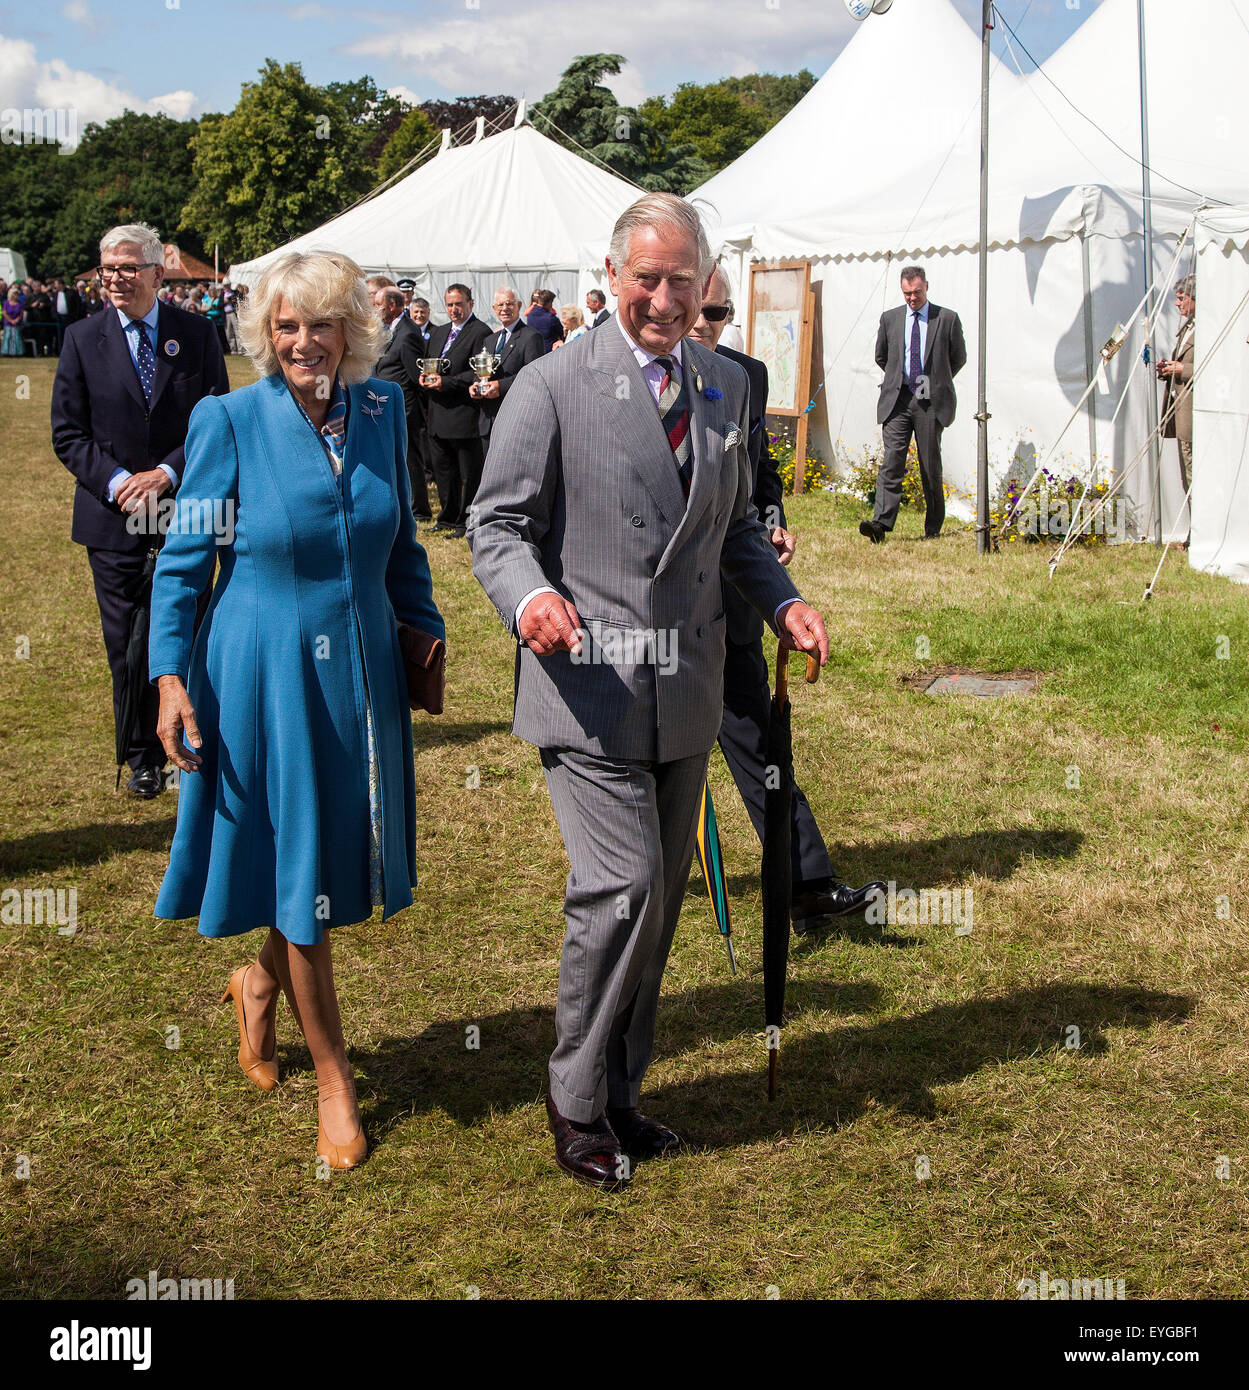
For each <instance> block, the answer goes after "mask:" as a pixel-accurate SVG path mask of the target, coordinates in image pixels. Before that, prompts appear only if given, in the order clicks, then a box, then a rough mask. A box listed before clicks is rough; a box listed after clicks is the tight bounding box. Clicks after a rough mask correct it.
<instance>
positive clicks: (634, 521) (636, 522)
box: [629, 516, 642, 526]
mask: <svg viewBox="0 0 1249 1390" xmlns="http://www.w3.org/2000/svg"><path fill="white" fill-rule="evenodd" d="M629 521H630V522H631V524H632V525H634V526H641V525H642V518H641V517H640V516H631V517H630V518H629Z"/></svg>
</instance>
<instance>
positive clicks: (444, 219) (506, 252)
mask: <svg viewBox="0 0 1249 1390" xmlns="http://www.w3.org/2000/svg"><path fill="white" fill-rule="evenodd" d="M637 195H638V189H636V188H635V187H634V186H633V184H631V183H628V182H627V181H626V180H624V179H621V178H617V177H616V175H614V174H611V173H608V172H607V171H606V170H604V169H600V168H598V167H597V166H596V165H593V164H591V163H590V162H589V161H588V160H585V159H582V158H581V157H580V156H579V155H576V154H573V153H571V152H570V151H568V150H566V149H564V148H563V146H562V145H558V144H556V143H555V141H554V140H551V139H548V137H547V136H545V135H542V134H540V133H539V132H538V131H536V130H535V129H534V128H533V127H532V126H531V125H528V124H524V123H522V124H518V125H516V126H515V127H513V128H512V129H510V130H507V131H504V132H502V133H500V134H498V135H490V136H485V137H483V138H479V139H477V140H475V141H474V142H473V143H472V144H469V145H461V146H450V147H448V148H445V149H443V150H441V151H440V152H439V153H438V154H437V155H436V156H435V157H434V158H433V159H430V160H429V161H427V162H426V163H425V164H423V165H421V166H420V167H419V168H418V169H416V170H415V171H414V172H413V173H411V174H409V175H408V176H407V177H406V178H404V179H401V180H400V181H398V182H397V183H395V184H394V185H392V186H391V187H390V188H388V189H385V190H384V191H383V192H381V193H379V194H377V195H376V196H374V197H372V198H369V199H368V200H367V201H365V202H362V203H359V204H357V205H356V206H355V207H353V208H350V209H348V210H347V211H346V212H344V213H342V214H341V215H340V216H338V217H335V218H333V219H332V220H331V221H329V222H326V223H325V224H324V225H323V226H320V227H318V228H316V229H315V230H314V231H311V232H307V233H305V235H303V236H301V237H297V238H296V239H295V240H294V241H291V242H289V243H287V244H286V245H285V246H280V247H277V248H276V249H275V250H273V251H270V252H268V253H267V254H265V255H263V256H259V257H257V258H256V259H255V260H251V261H245V262H243V263H241V264H238V265H233V266H231V267H230V278H231V279H232V280H235V281H238V282H240V283H243V284H255V282H256V281H257V280H258V279H259V277H260V274H261V272H262V271H263V270H264V269H265V267H266V266H267V265H269V264H271V263H272V262H273V261H274V260H276V259H277V258H278V257H279V256H281V255H282V254H284V253H285V252H287V251H309V250H313V249H324V250H334V251H340V252H343V253H345V254H346V255H348V256H350V257H351V258H352V259H353V260H355V261H357V262H358V263H359V264H360V265H361V266H363V268H364V270H365V271H366V272H367V273H368V274H383V275H389V276H390V277H391V279H393V280H400V279H403V278H405V277H411V278H412V279H413V280H415V281H416V284H417V291H416V292H417V294H418V295H421V296H423V297H424V298H426V299H428V300H429V301H430V305H431V307H432V309H433V317H434V318H435V320H436V321H441V319H442V318H444V317H445V315H444V314H443V313H442V296H443V293H444V292H445V290H446V287H447V286H448V285H449V284H451V283H453V282H454V281H457V280H463V281H465V282H466V283H468V284H469V285H470V287H471V288H472V289H473V291H474V297H475V298H476V300H477V308H478V313H479V314H483V315H484V312H485V310H486V309H487V307H488V305H489V303H490V296H491V294H492V293H493V291H494V288H495V286H496V285H497V284H508V285H511V286H512V287H513V288H514V289H516V290H517V292H518V293H519V294H520V295H521V298H522V300H523V301H524V302H526V303H527V302H528V298H529V294H530V292H531V291H532V290H534V289H535V288H537V287H538V286H541V287H543V288H545V289H551V290H554V291H555V294H556V298H557V299H558V300H559V301H560V302H563V303H574V304H580V303H581V301H582V299H583V298H584V295H585V291H586V290H587V289H590V288H595V287H597V288H601V289H602V290H603V292H604V293H605V294H606V293H607V288H606V285H605V284H604V275H603V258H604V256H605V255H606V253H607V243H608V239H609V238H610V236H611V229H612V227H613V225H614V224H615V222H616V219H617V218H618V217H619V216H620V214H621V212H623V211H624V209H625V208H626V207H628V205H629V204H630V203H631V202H632V201H633V200H634V198H636V197H637Z"/></svg>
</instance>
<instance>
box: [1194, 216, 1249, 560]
mask: <svg viewBox="0 0 1249 1390" xmlns="http://www.w3.org/2000/svg"><path fill="white" fill-rule="evenodd" d="M1197 248H1198V255H1197V349H1198V352H1200V353H1202V357H1203V360H1202V362H1201V363H1200V364H1199V375H1198V376H1197V380H1196V386H1195V388H1194V392H1193V405H1194V411H1193V497H1192V542H1191V545H1190V547H1189V551H1188V559H1189V563H1190V564H1191V565H1192V566H1193V568H1194V569H1203V570H1209V571H1210V572H1211V573H1214V574H1225V575H1227V576H1229V578H1232V579H1235V580H1237V581H1239V582H1240V583H1241V584H1249V342H1246V336H1247V335H1249V206H1242V207H1234V208H1219V209H1218V210H1217V211H1215V210H1211V211H1207V212H1203V213H1202V214H1201V216H1200V217H1199V218H1198V221H1197ZM1216 304H1217V305H1219V306H1220V309H1219V312H1218V313H1217V314H1216V313H1214V312H1213V311H1212V307H1211V306H1214V305H1216ZM1224 330H1226V331H1224Z"/></svg>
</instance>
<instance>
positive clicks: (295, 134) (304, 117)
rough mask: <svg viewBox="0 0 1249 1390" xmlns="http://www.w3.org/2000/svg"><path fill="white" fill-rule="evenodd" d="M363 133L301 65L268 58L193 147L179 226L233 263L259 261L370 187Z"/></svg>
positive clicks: (206, 122) (204, 124)
mask: <svg viewBox="0 0 1249 1390" xmlns="http://www.w3.org/2000/svg"><path fill="white" fill-rule="evenodd" d="M367 143H368V130H367V127H366V126H364V125H361V124H353V122H352V119H351V113H350V110H349V107H348V105H344V103H343V101H341V100H340V99H339V98H338V97H336V96H334V95H333V94H332V93H331V92H330V91H329V90H328V89H326V88H324V87H315V86H313V85H312V84H311V83H309V82H308V81H307V80H306V79H305V78H304V75H303V71H302V69H301V68H300V66H299V64H298V63H287V64H285V65H281V64H279V63H277V62H276V61H275V60H274V59H272V58H270V59H267V60H266V62H265V65H264V67H263V68H262V69H261V71H260V81H259V82H249V83H245V84H244V86H243V90H242V92H241V94H240V96H239V100H238V104H237V105H236V106H235V108H234V110H233V111H231V112H230V113H229V115H226V116H212V117H207V116H206V117H205V118H204V119H203V120H202V121H201V122H200V128H199V131H198V132H197V134H196V136H195V139H194V140H193V142H192V149H193V152H194V156H195V164H194V179H195V182H194V188H193V190H192V193H191V196H190V198H189V199H188V200H187V203H186V206H185V207H184V208H183V212H182V225H183V226H184V227H187V228H192V229H194V230H195V231H197V232H198V233H199V234H200V236H201V238H202V240H203V241H204V243H205V244H206V245H207V244H211V243H212V242H219V243H220V245H221V247H222V249H223V250H224V251H225V252H226V254H227V256H228V258H229V259H231V260H246V259H248V258H249V257H252V256H259V255H261V254H263V253H264V252H265V251H269V250H271V249H272V248H273V247H274V246H279V245H281V244H282V243H283V242H285V241H290V240H291V239H292V238H293V237H297V236H299V235H300V234H301V233H303V232H306V231H309V230H310V229H311V228H313V227H315V226H317V225H318V224H319V223H321V222H324V221H325V220H326V219H327V218H329V217H332V216H333V215H334V214H335V213H338V212H340V211H341V210H342V209H343V207H345V206H346V205H347V204H349V203H350V202H351V201H352V200H353V199H354V198H356V197H358V196H359V195H360V194H361V193H364V192H365V191H367V189H368V188H369V187H371V185H372V183H373V169H372V168H371V167H370V166H369V164H368V163H367V161H366V159H365V157H364V150H365V147H366V145H367Z"/></svg>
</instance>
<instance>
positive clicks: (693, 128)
mask: <svg viewBox="0 0 1249 1390" xmlns="http://www.w3.org/2000/svg"><path fill="white" fill-rule="evenodd" d="M814 84H815V78H814V77H813V76H812V75H811V73H810V72H808V71H807V69H806V68H804V69H803V70H802V71H801V72H799V73H795V74H789V75H786V76H783V77H778V76H776V75H775V74H774V73H752V74H751V75H750V76H748V77H726V78H724V79H723V80H721V81H719V82H708V83H704V84H701V85H700V84H698V83H694V82H682V83H681V85H680V86H679V87H678V88H677V89H676V91H675V92H674V93H673V94H672V96H671V97H670V98H668V99H665V98H664V97H648V98H647V100H646V101H644V102H643V103H642V105H641V107H640V113H641V115H642V118H643V120H644V121H646V122H647V124H648V125H649V127H650V128H651V129H653V130H655V131H658V132H659V133H660V134H661V135H662V136H663V138H664V140H665V141H666V142H667V143H668V144H669V145H670V146H673V147H677V146H681V145H688V146H690V147H691V148H692V149H693V151H694V153H695V154H696V155H697V157H698V158H699V159H700V160H701V161H702V162H703V163H704V164H705V165H706V166H707V168H708V169H709V170H710V172H711V173H715V172H718V171H719V170H720V169H723V168H725V167H726V166H727V165H729V164H731V163H732V162H733V161H734V160H735V159H737V158H738V157H739V156H740V155H742V154H744V153H745V152H746V151H747V150H748V149H749V148H750V147H751V145H753V144H754V143H755V141H756V140H758V139H759V137H760V136H761V135H764V134H766V133H767V132H768V131H769V130H770V129H771V128H772V126H774V125H775V124H776V122H777V121H779V120H780V119H781V117H782V116H784V115H785V113H786V112H787V111H789V110H791V109H792V107H793V106H795V105H796V104H797V103H798V102H799V101H801V100H802V98H803V96H805V95H806V93H807V92H809V91H810V90H811V88H812V86H814Z"/></svg>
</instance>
